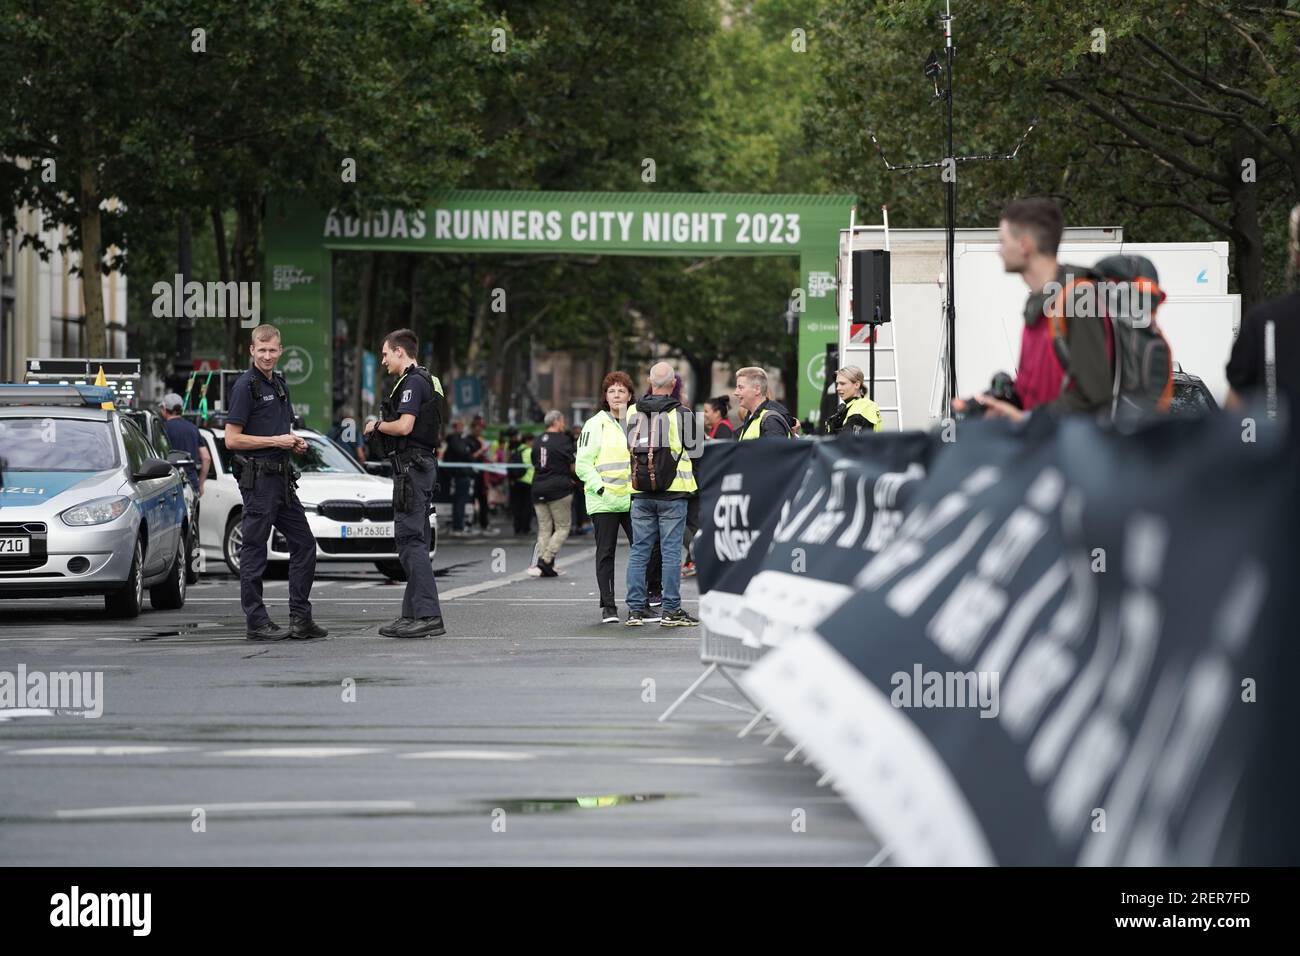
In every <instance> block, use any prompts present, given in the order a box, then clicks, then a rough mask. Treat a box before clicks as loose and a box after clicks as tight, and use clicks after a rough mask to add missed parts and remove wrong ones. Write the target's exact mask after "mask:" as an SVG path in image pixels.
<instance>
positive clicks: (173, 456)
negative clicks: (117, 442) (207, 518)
mask: <svg viewBox="0 0 1300 956" xmlns="http://www.w3.org/2000/svg"><path fill="white" fill-rule="evenodd" d="M123 414H124V415H126V417H127V418H129V419H131V421H133V422H135V423H136V425H138V426H139V428H140V431H142V432H144V437H145V438H147V439H149V444H150V445H152V446H153V447H154V449H155V450H156V451H157V452H158V457H159V458H165V459H167V461H169V462H171V464H172V466H173V467H174V468H176V469H177V471H178V472H179V474H180V476H181V477H182V478H184V477H185V469H184V466H185V465H186V464H188V463H189V461H190V456H189V455H187V454H185V452H183V451H177V450H176V449H174V448H172V443H171V441H170V440H169V439H168V438H167V432H166V430H164V429H163V427H162V425H163V420H162V418H161V417H159V416H158V415H157V414H155V413H154V412H151V411H147V410H144V409H126V410H124V411H123ZM194 464H195V465H196V466H197V465H198V464H199V463H198V462H195V463H194ZM181 489H182V490H183V492H184V494H185V514H186V517H187V519H188V524H187V535H186V544H185V553H186V554H187V555H188V556H189V559H188V561H187V562H186V565H185V567H186V578H185V580H186V583H187V584H194V583H195V582H197V581H198V579H199V562H200V558H199V519H198V514H199V498H198V495H197V494H195V492H194V486H193V485H191V484H190V483H189V481H188V480H187V481H185V482H184V483H183V484H182V485H181Z"/></svg>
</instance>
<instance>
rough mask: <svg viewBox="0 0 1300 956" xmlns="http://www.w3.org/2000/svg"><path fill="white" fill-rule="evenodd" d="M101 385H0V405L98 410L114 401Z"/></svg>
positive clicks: (106, 388) (111, 393) (105, 387)
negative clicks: (54, 406) (59, 406)
mask: <svg viewBox="0 0 1300 956" xmlns="http://www.w3.org/2000/svg"><path fill="white" fill-rule="evenodd" d="M114 398H115V396H114V394H113V390H112V389H111V388H108V387H107V386H103V385H0V405H47V406H48V405H61V406H71V407H77V408H99V407H100V406H101V405H103V404H104V402H111V401H114Z"/></svg>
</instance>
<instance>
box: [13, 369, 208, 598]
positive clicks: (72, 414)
mask: <svg viewBox="0 0 1300 956" xmlns="http://www.w3.org/2000/svg"><path fill="white" fill-rule="evenodd" d="M101 392H106V390H102V389H93V388H91V387H88V386H58V385H0V598H3V597H37V596H42V597H43V596H47V595H48V596H61V595H62V596H68V595H87V594H102V595H104V606H105V609H106V610H107V612H108V613H109V614H111V615H113V616H115V617H135V616H136V615H138V614H139V613H140V611H141V609H142V608H143V605H144V591H145V589H146V588H148V589H149V599H150V602H151V603H152V604H153V606H154V607H155V608H180V607H183V606H184V604H185V589H186V574H185V566H186V541H187V539H188V537H189V529H188V527H187V523H188V515H187V510H186V504H185V496H184V489H183V483H184V480H185V479H184V478H183V477H182V476H181V475H179V474H178V473H177V470H176V469H175V468H173V467H172V465H171V464H170V463H169V462H167V461H165V460H163V459H162V458H160V457H159V455H158V453H157V450H156V449H154V448H153V446H152V445H151V444H150V443H149V441H148V440H147V439H146V438H145V437H144V435H143V434H142V433H141V431H140V429H139V428H138V427H137V426H136V425H135V424H134V423H132V422H131V421H129V420H128V419H127V418H125V417H124V416H123V415H122V414H120V413H118V412H116V411H113V410H105V409H102V408H100V407H98V405H99V402H98V401H97V399H101V398H102V397H103V396H102V395H101V394H100V393H101Z"/></svg>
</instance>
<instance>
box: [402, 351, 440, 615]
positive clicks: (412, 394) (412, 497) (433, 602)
mask: <svg viewBox="0 0 1300 956" xmlns="http://www.w3.org/2000/svg"><path fill="white" fill-rule="evenodd" d="M432 398H433V388H432V387H431V386H430V384H429V382H428V380H427V379H425V378H424V377H423V376H421V375H414V374H410V372H409V371H408V373H407V374H405V375H403V377H402V378H401V379H400V380H399V381H398V382H397V384H396V385H395V386H394V387H393V391H392V394H391V395H390V401H391V403H392V408H393V412H392V414H393V419H392V420H393V421H396V420H397V419H399V418H401V417H402V416H403V415H415V416H416V417H417V418H418V417H419V415H420V408H421V406H422V405H424V404H425V403H426V402H428V401H430V400H431V399H432ZM406 446H407V452H406V455H405V456H404V457H406V458H407V459H408V460H409V462H410V464H409V465H408V466H407V476H408V478H409V480H410V494H409V495H408V499H409V500H408V502H407V508H406V510H405V511H396V510H395V513H394V515H393V520H394V532H395V535H396V539H397V556H398V559H399V560H400V561H401V563H402V570H403V571H405V572H406V592H405V594H403V595H402V617H404V618H412V619H415V620H417V621H418V620H420V619H423V618H434V617H442V608H441V605H440V604H439V602H438V582H437V581H436V580H435V579H434V576H433V564H432V562H430V560H429V545H430V543H431V542H430V530H429V503H430V501H431V500H432V499H433V487H434V485H435V484H436V483H437V478H438V459H437V457H436V456H435V453H434V449H433V448H432V447H430V446H429V445H424V444H421V443H420V441H419V440H418V439H417V438H415V437H409V438H408V439H407V442H406Z"/></svg>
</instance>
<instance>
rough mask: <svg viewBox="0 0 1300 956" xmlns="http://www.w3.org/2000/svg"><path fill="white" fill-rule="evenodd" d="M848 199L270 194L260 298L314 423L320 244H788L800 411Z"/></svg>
mask: <svg viewBox="0 0 1300 956" xmlns="http://www.w3.org/2000/svg"><path fill="white" fill-rule="evenodd" d="M852 206H853V197H851V196H761V195H731V194H709V193H650V192H645V193H560V192H556V193H539V192H449V193H444V194H440V195H437V196H434V197H432V198H431V199H430V200H429V202H428V204H427V205H426V206H425V207H424V208H423V209H416V210H400V209H387V210H382V211H379V212H376V213H374V214H371V215H369V216H366V217H363V218H357V217H351V216H344V215H342V214H340V213H337V212H336V211H333V210H328V211H323V210H320V209H317V208H315V207H313V206H310V205H308V204H304V203H301V202H295V201H293V200H287V199H281V200H275V201H272V202H271V203H270V205H269V207H268V217H267V226H266V250H267V253H266V273H267V282H266V286H267V290H269V291H267V290H264V291H263V295H262V301H263V302H264V303H266V316H267V321H270V322H272V323H273V324H275V325H277V326H279V327H280V328H281V332H282V335H283V338H284V343H285V349H286V355H285V361H284V363H282V366H281V367H282V368H284V369H285V374H286V376H287V377H288V378H289V381H290V383H291V384H292V385H293V388H294V401H295V404H298V405H301V406H302V409H301V411H302V413H303V415H304V418H305V419H306V420H307V422H308V424H310V425H312V427H316V428H320V427H328V425H329V423H330V415H331V411H332V409H331V407H330V403H331V392H332V388H333V378H332V375H331V371H330V362H331V358H332V344H331V343H332V340H333V337H332V335H331V329H330V315H331V312H330V296H329V291H330V277H329V255H330V251H331V250H335V249H342V250H389V251H402V252H544V253H581V254H588V255H590V254H600V255H628V256H697V255H736V256H764V255H767V256H770V255H797V256H799V258H800V279H801V283H802V285H801V287H800V292H801V294H795V302H796V308H798V307H799V306H802V312H801V313H800V318H799V348H798V357H799V375H800V377H799V381H798V383H797V385H796V394H797V399H796V405H797V409H796V411H797V412H798V414H799V415H800V417H804V418H806V417H809V416H810V415H813V414H815V413H816V410H817V409H818V407H819V405H820V401H821V388H822V387H823V384H824V370H823V367H822V366H823V364H824V360H825V352H826V345H827V343H829V342H834V341H835V340H836V321H837V320H836V315H835V301H836V297H835V259H836V255H837V248H838V241H839V230H840V229H843V228H845V227H846V226H847V225H848V222H849V213H850V210H851V208H852ZM791 291H792V293H793V292H794V291H795V290H791ZM779 305H780V303H773V306H774V312H773V314H774V315H775V314H776V308H777V307H779ZM756 318H760V317H756ZM762 318H766V317H762ZM668 344H669V345H671V344H672V343H668ZM291 368H292V369H293V373H292V374H291V371H290V369H291ZM295 378H297V379H298V381H295Z"/></svg>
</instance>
